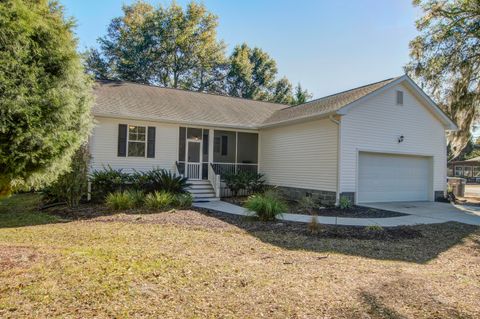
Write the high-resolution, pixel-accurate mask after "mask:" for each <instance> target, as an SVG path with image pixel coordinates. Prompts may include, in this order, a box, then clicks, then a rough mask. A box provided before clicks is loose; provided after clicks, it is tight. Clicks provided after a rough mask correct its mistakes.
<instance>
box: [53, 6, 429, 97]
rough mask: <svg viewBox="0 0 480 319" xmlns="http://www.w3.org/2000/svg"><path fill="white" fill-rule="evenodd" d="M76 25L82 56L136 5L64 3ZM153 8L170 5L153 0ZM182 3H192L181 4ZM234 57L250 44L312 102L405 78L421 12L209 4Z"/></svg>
mask: <svg viewBox="0 0 480 319" xmlns="http://www.w3.org/2000/svg"><path fill="white" fill-rule="evenodd" d="M60 2H61V3H62V4H63V5H64V7H65V10H66V14H67V15H68V16H72V17H74V18H75V19H76V21H77V27H76V29H75V31H76V34H77V37H78V38H79V50H81V51H83V50H85V49H86V48H89V47H97V46H98V43H97V38H98V37H101V36H104V35H105V34H106V30H107V26H108V24H109V22H110V21H111V19H112V18H114V17H117V16H120V15H121V14H122V11H121V8H122V5H123V4H130V3H132V2H134V1H133V0H60ZM148 2H150V3H152V4H153V5H160V4H162V5H168V4H169V3H170V1H164V0H163V1H159V0H151V1H148ZM176 2H177V3H178V4H180V5H183V6H184V5H185V4H186V3H187V2H188V0H177V1H176ZM201 2H202V3H204V4H205V6H206V7H207V8H208V10H209V11H211V12H213V13H214V14H216V15H217V16H218V18H219V26H218V38H219V39H222V40H224V41H225V43H226V44H227V53H228V54H229V53H230V52H231V51H232V49H233V48H234V47H235V45H237V44H241V43H243V42H246V43H247V44H248V45H249V46H257V47H260V48H262V49H263V50H265V51H266V52H267V53H268V54H269V55H270V56H271V57H273V58H274V59H275V60H276V62H277V67H278V75H279V77H283V76H286V77H287V78H288V79H289V80H290V81H291V82H292V83H293V84H294V85H296V84H297V83H301V85H302V87H303V88H306V89H307V90H308V91H309V92H311V93H313V95H314V98H319V97H322V96H325V95H329V94H333V93H336V92H340V91H343V90H348V89H351V88H354V87H356V86H361V85H365V84H368V83H372V82H377V81H380V80H383V79H387V78H390V77H394V76H398V75H401V74H403V66H404V65H405V64H406V63H407V62H408V61H409V55H408V53H409V47H408V44H409V42H410V40H412V39H413V38H414V37H415V36H416V35H417V31H416V29H415V20H416V19H417V18H418V17H420V14H421V12H420V11H419V9H418V8H414V7H413V6H412V4H411V1H410V0H335V1H332V0H328V1H327V0H297V1H294V0H238V1H233V0H204V1H201Z"/></svg>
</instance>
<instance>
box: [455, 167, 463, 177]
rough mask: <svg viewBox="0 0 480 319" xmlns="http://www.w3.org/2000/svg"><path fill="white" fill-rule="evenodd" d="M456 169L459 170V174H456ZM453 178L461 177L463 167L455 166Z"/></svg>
mask: <svg viewBox="0 0 480 319" xmlns="http://www.w3.org/2000/svg"><path fill="white" fill-rule="evenodd" d="M457 169H459V170H460V174H457ZM453 173H454V174H455V176H463V166H455V172H453Z"/></svg>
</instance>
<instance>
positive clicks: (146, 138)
mask: <svg viewBox="0 0 480 319" xmlns="http://www.w3.org/2000/svg"><path fill="white" fill-rule="evenodd" d="M130 126H135V127H144V128H145V141H136V140H135V141H132V142H135V143H142V142H143V143H144V144H145V152H144V154H145V155H143V156H131V155H129V154H128V149H129V144H130ZM147 143H148V126H143V125H133V124H127V147H126V148H127V156H126V157H136V158H147Z"/></svg>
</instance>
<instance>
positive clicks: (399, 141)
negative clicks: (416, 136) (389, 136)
mask: <svg viewBox="0 0 480 319" xmlns="http://www.w3.org/2000/svg"><path fill="white" fill-rule="evenodd" d="M404 139H405V137H404V136H403V135H400V136H399V137H398V143H402V142H403V140H404Z"/></svg>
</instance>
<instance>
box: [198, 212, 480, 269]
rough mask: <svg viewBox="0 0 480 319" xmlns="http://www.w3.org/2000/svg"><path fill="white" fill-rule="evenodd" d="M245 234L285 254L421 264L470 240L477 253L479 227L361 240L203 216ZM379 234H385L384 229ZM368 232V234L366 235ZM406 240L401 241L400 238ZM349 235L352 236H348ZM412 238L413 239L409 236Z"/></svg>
mask: <svg viewBox="0 0 480 319" xmlns="http://www.w3.org/2000/svg"><path fill="white" fill-rule="evenodd" d="M203 213H204V214H206V215H208V216H213V217H215V218H218V219H220V220H222V221H225V222H227V223H229V224H231V225H234V226H236V227H238V228H241V229H243V230H245V231H247V232H248V233H249V234H251V235H252V236H255V237H257V238H258V239H260V240H261V241H262V242H265V243H268V244H271V245H275V246H277V247H281V248H285V249H289V250H306V251H313V252H318V253H322V254H328V253H330V252H331V253H341V254H347V255H352V256H361V257H366V258H373V259H381V260H398V261H407V262H414V263H419V264H424V263H427V262H429V261H430V260H432V259H435V258H436V257H438V255H439V254H441V253H442V252H444V251H446V250H448V249H450V248H452V247H453V246H455V245H458V244H461V243H462V242H463V241H464V240H465V239H466V238H467V237H469V236H474V238H472V239H470V240H472V243H473V246H472V248H473V249H475V250H478V251H480V227H477V226H472V225H466V224H461V223H456V222H449V223H443V224H433V225H418V226H409V227H401V228H395V229H390V230H391V231H399V234H400V236H399V237H398V238H388V236H387V237H385V238H381V237H380V238H375V236H374V237H372V238H370V239H367V237H368V236H366V237H365V238H362V236H363V235H360V236H357V235H358V234H359V233H360V234H361V233H362V232H366V231H367V230H365V228H364V227H348V226H330V225H321V226H320V231H319V232H318V233H316V234H312V233H311V231H310V230H309V229H308V225H306V224H303V223H293V222H267V223H264V222H259V221H255V220H252V219H251V218H245V217H242V216H234V215H227V214H223V213H218V212H203ZM383 231H389V230H388V229H384V230H383ZM367 232H368V231H367ZM404 232H405V233H406V234H407V235H408V236H406V237H404V238H402V236H401V234H402V233H404ZM352 234H353V235H352ZM412 234H416V235H415V236H411V235H412Z"/></svg>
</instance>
